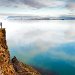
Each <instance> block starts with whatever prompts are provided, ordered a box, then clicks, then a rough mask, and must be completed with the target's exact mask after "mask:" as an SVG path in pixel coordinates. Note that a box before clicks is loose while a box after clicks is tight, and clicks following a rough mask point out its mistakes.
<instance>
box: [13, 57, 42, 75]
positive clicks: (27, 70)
mask: <svg viewBox="0 0 75 75" xmlns="http://www.w3.org/2000/svg"><path fill="white" fill-rule="evenodd" d="M12 64H13V66H14V69H15V71H16V72H17V74H18V75H41V74H40V73H39V72H38V71H36V70H35V69H34V68H32V67H31V66H29V65H26V64H23V63H22V62H19V61H18V60H17V58H16V57H14V58H13V59H12Z"/></svg>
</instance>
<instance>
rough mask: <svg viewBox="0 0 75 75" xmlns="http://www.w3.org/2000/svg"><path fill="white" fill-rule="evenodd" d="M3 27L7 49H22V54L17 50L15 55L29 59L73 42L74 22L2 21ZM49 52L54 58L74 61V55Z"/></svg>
mask: <svg viewBox="0 0 75 75" xmlns="http://www.w3.org/2000/svg"><path fill="white" fill-rule="evenodd" d="M3 26H4V27H6V30H7V41H8V44H9V47H16V46H18V47H23V48H24V50H23V52H22V51H21V50H18V51H17V53H18V54H19V55H22V56H24V57H25V58H29V59H30V58H33V57H34V56H36V55H38V54H40V53H44V52H47V51H48V49H49V48H52V47H57V46H59V45H60V44H64V43H69V42H74V41H75V39H74V38H75V34H74V33H75V22H74V21H70V22H69V21H38V22H37V21H34V22H24V23H19V22H18V23H17V22H9V21H4V22H3ZM27 47H28V48H30V49H28V51H26V49H27ZM13 51H14V50H13ZM25 51H26V53H25ZM49 52H50V53H51V54H52V55H53V56H54V57H56V58H59V59H64V60H68V61H75V58H74V55H70V54H66V53H65V51H63V50H62V51H57V50H51V49H50V50H49ZM29 55H30V56H29ZM27 60H28V59H27Z"/></svg>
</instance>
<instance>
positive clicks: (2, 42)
mask: <svg viewBox="0 0 75 75" xmlns="http://www.w3.org/2000/svg"><path fill="white" fill-rule="evenodd" d="M0 75H40V73H39V72H37V71H36V70H35V69H33V68H32V67H31V66H28V65H26V64H23V63H22V62H19V61H18V60H17V58H16V57H14V58H13V59H12V61H10V54H9V51H8V46H7V43H6V31H5V29H4V28H1V29H0Z"/></svg>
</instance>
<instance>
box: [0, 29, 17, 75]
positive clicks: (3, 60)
mask: <svg viewBox="0 0 75 75" xmlns="http://www.w3.org/2000/svg"><path fill="white" fill-rule="evenodd" d="M0 75H16V72H15V70H14V68H13V65H12V64H11V63H10V54H9V51H8V46H7V43H6V32H5V29H4V28H2V29H0Z"/></svg>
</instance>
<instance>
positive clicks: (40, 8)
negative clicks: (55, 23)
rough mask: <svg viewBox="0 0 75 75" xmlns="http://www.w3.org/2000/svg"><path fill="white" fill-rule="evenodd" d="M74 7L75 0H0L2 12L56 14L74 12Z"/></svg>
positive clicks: (0, 10)
mask: <svg viewBox="0 0 75 75" xmlns="http://www.w3.org/2000/svg"><path fill="white" fill-rule="evenodd" d="M74 9H75V0H0V13H17V14H18V13H19V14H33V15H55V16H56V15H62V14H74V12H75V11H74ZM58 11H59V12H58Z"/></svg>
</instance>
